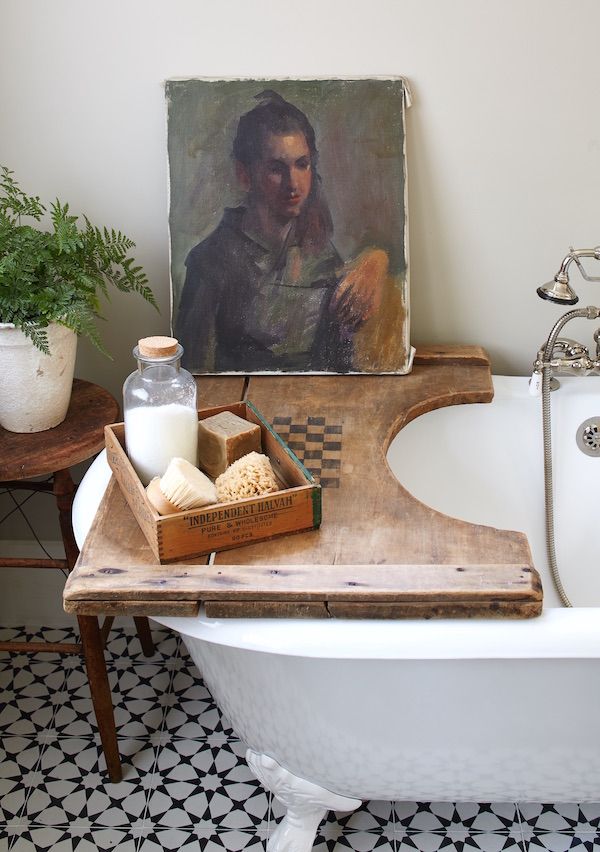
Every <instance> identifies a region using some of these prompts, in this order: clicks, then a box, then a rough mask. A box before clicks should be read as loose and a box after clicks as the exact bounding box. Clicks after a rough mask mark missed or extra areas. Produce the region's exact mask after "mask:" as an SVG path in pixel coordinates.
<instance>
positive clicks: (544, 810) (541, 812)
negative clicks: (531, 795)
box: [519, 802, 600, 834]
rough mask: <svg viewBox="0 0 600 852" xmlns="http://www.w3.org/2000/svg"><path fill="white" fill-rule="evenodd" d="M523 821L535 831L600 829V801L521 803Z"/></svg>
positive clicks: (579, 831) (575, 832) (574, 831)
mask: <svg viewBox="0 0 600 852" xmlns="http://www.w3.org/2000/svg"><path fill="white" fill-rule="evenodd" d="M519 811H520V813H521V821H522V823H523V825H524V826H527V827H528V828H530V829H532V831H533V832H535V833H537V832H542V831H549V832H556V831H570V832H572V833H573V834H578V833H584V834H585V833H587V832H597V831H600V802H593V803H590V804H580V805H578V804H568V803H567V804H563V803H561V804H554V805H552V804H537V803H531V802H527V803H519Z"/></svg>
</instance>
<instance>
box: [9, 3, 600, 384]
mask: <svg viewBox="0 0 600 852" xmlns="http://www.w3.org/2000/svg"><path fill="white" fill-rule="evenodd" d="M0 29H1V32H2V38H1V42H2V45H1V50H0V108H1V112H0V116H1V117H0V127H1V131H0V162H1V163H6V164H7V165H9V166H10V167H11V168H12V169H14V170H15V171H16V173H17V176H18V177H19V178H20V180H21V182H22V184H23V186H24V188H25V189H27V190H29V191H32V192H35V193H38V194H39V195H41V196H42V197H43V198H44V199H48V200H50V199H52V198H54V197H55V196H59V197H60V198H61V199H63V200H67V201H69V202H70V204H71V206H72V209H73V210H74V211H75V212H80V211H84V212H86V213H87V214H88V215H89V216H90V217H91V218H92V219H93V220H95V221H98V222H100V223H106V224H108V225H111V226H115V227H118V228H120V229H122V230H124V231H125V232H126V233H127V234H128V235H130V236H131V237H132V238H133V239H134V240H135V241H136V242H137V245H138V250H137V258H138V259H139V260H140V261H141V262H142V263H143V265H144V267H145V268H146V270H147V272H148V275H149V278H150V281H151V284H152V287H153V289H154V291H155V293H156V295H157V297H158V299H159V302H160V304H161V308H162V314H161V316H160V317H159V316H157V315H155V314H154V312H153V311H152V309H150V308H149V307H148V306H147V305H145V304H144V303H142V301H141V300H139V299H137V298H134V297H122V296H120V295H115V296H114V298H113V300H112V302H111V304H110V306H109V307H108V309H107V317H108V322H107V323H104V324H103V325H102V333H103V335H104V339H105V341H106V343H107V344H108V347H109V349H110V350H111V351H112V353H113V355H114V361H112V362H111V361H108V360H106V359H105V358H103V357H102V356H101V355H99V354H98V353H96V352H95V351H93V350H92V349H91V347H90V346H89V345H88V344H87V343H85V342H84V343H82V344H81V345H80V351H79V358H78V366H77V373H78V375H79V376H80V377H82V378H87V379H92V380H95V381H98V382H100V383H102V384H104V385H105V386H106V387H108V388H109V389H110V390H111V391H112V392H113V393H115V394H117V395H118V394H120V388H121V385H122V382H123V379H124V378H125V376H126V375H127V373H128V372H129V371H130V370H131V369H132V367H133V361H132V359H131V356H130V352H131V347H132V345H133V344H134V342H135V341H136V339H137V338H138V337H140V336H142V335H145V334H149V333H158V332H167V331H168V328H169V287H168V231H167V206H168V194H167V164H166V127H165V105H164V96H163V87H162V84H163V81H164V80H165V79H166V78H168V77H177V76H179V77H185V76H212V77H235V76H242V77H244V76H256V77H269V76H308V77H310V76H334V77H335V76H356V75H366V76H369V75H390V74H391V75H396V74H402V75H405V76H407V77H408V79H409V80H410V82H411V84H412V88H413V91H414V106H413V108H412V109H411V110H410V112H409V114H408V156H409V215H410V259H411V301H412V337H413V340H416V341H431V342H451V343H478V344H482V345H484V346H486V347H487V349H488V351H489V352H490V355H491V357H492V360H493V366H494V370H495V372H497V373H503V372H506V373H523V372H527V371H529V369H530V366H531V361H532V359H533V356H534V353H535V351H536V349H537V347H538V345H539V344H540V343H541V341H542V339H543V337H544V336H545V334H546V333H547V331H548V329H549V327H550V325H551V324H552V322H553V321H554V320H555V319H556V318H557V317H558V316H559V315H560V309H559V308H558V307H554V306H552V305H550V304H549V303H543V302H542V301H540V300H539V299H538V298H537V297H536V295H535V287H536V286H537V285H538V284H539V283H541V282H543V281H545V280H547V279H549V278H551V277H552V275H553V274H554V272H555V271H556V269H557V267H558V265H559V262H560V260H561V258H562V256H563V254H564V253H565V252H566V251H567V250H568V247H569V246H570V245H571V244H574V245H577V246H585V245H595V244H597V243H600V215H599V213H600V105H599V100H598V81H599V80H600V61H599V59H598V56H599V49H600V48H599V33H600V3H598V2H596V0H446V2H444V0H368V2H367V0H303V2H299V3H285V4H284V3H280V2H276V0H239V2H236V0H220V2H208V0H205V2H203V0H160V2H159V0H102V2H99V0H96V2H91V0H52V2H43V0H2V3H1V4H0ZM597 266H600V265H598V264H597ZM593 271H594V273H595V274H600V269H595V270H593ZM573 278H574V283H575V286H576V288H577V289H578V290H579V293H580V296H581V298H582V302H583V303H584V304H585V303H590V302H592V303H593V302H599V301H600V286H596V285H593V284H587V283H585V282H583V281H582V280H581V279H580V278H579V275H578V273H575V275H574V276H573ZM583 333H584V334H588V333H589V335H590V339H591V329H588V328H584V329H583Z"/></svg>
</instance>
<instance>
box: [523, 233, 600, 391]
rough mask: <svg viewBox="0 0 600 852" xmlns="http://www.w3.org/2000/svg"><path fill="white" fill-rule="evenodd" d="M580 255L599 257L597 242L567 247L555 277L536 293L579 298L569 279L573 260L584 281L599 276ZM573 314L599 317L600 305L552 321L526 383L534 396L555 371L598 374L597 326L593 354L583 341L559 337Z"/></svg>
mask: <svg viewBox="0 0 600 852" xmlns="http://www.w3.org/2000/svg"><path fill="white" fill-rule="evenodd" d="M582 258H592V259H594V260H600V246H596V247H595V248H593V249H574V248H570V249H569V253H568V254H567V255H566V256H565V257H564V258H563V261H562V263H561V265H560V269H559V270H558V272H557V273H556V275H555V276H554V280H553V281H550V282H549V283H548V284H544V285H543V286H542V287H538V289H537V293H538V295H539V296H541V298H542V299H548V300H549V301H551V302H556V303H557V304H559V305H574V304H576V303H577V302H578V301H579V297H578V296H577V294H576V293H575V291H574V290H573V288H572V287H571V285H570V283H569V266H570V265H571V263H572V262H575V265H576V266H577V268H578V269H579V271H580V273H581V275H582V277H583V278H584V279H585V281H600V278H599V277H592V276H590V275H588V274H587V272H586V271H585V269H584V267H583V264H582V263H581V259H582ZM576 317H585V318H586V319H591V320H593V319H598V318H599V317H600V309H599V308H596V307H595V306H594V305H588V307H587V308H579V309H576V310H572V311H568V312H567V313H566V314H564V315H563V316H562V317H561V318H560V319H559V320H558V321H557V322H556V323H555V324H554V326H553V327H552V330H551V331H550V334H549V335H548V338H547V340H546V342H545V343H544V344H543V345H542V346H541V347H540V349H539V351H538V353H537V357H536V359H535V361H534V362H533V375H532V377H531V380H530V383H529V387H530V389H531V393H532V394H533V395H534V396H537V395H538V394H539V393H541V390H542V378H545V380H546V381H548V382H549V381H550V379H551V378H552V377H553V376H554V375H555V374H556V373H561V374H563V375H564V374H569V375H571V376H589V375H590V374H598V375H600V328H598V329H596V331H595V332H594V341H595V343H596V353H595V354H596V357H595V358H592V357H591V356H590V352H589V349H588V347H587V346H584V345H583V343H578V342H577V341H576V340H571V339H570V338H567V337H559V334H560V332H561V331H562V329H563V327H564V326H565V325H566V324H567V323H568V322H569V321H570V320H572V319H575V318H576Z"/></svg>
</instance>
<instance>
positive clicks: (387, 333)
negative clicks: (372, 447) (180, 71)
mask: <svg viewBox="0 0 600 852" xmlns="http://www.w3.org/2000/svg"><path fill="white" fill-rule="evenodd" d="M166 96H167V111H168V153H169V180H170V210H169V227H170V240H171V291H172V328H173V334H174V335H175V336H176V337H177V338H178V339H179V341H180V342H181V343H182V345H183V347H184V361H183V363H184V365H185V366H186V367H187V369H188V370H190V371H191V372H193V373H195V374H202V373H244V374H248V373H279V372H284V373H307V372H308V373H350V372H351V373H406V372H408V371H409V370H410V365H411V347H410V342H409V315H408V306H409V298H408V292H409V290H408V252H407V235H408V227H407V210H406V159H405V106H406V105H407V102H408V92H407V84H406V82H405V81H404V80H403V79H402V78H393V79H381V78H374V79H358V80H205V79H190V80H170V81H168V82H167V83H166Z"/></svg>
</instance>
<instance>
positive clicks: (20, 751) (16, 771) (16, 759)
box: [0, 736, 42, 825]
mask: <svg viewBox="0 0 600 852" xmlns="http://www.w3.org/2000/svg"><path fill="white" fill-rule="evenodd" d="M41 755H42V746H41V745H40V743H38V742H37V741H36V740H35V739H29V738H27V737H12V736H8V737H7V736H2V738H1V740H0V824H2V825H6V824H8V823H11V822H13V821H14V820H16V819H17V818H18V817H19V816H20V815H21V813H22V812H23V809H24V807H25V801H26V798H27V794H28V793H29V791H30V789H31V787H32V785H34V784H36V782H39V780H40V775H39V772H36V770H37V769H38V766H39V763H40V759H41Z"/></svg>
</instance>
